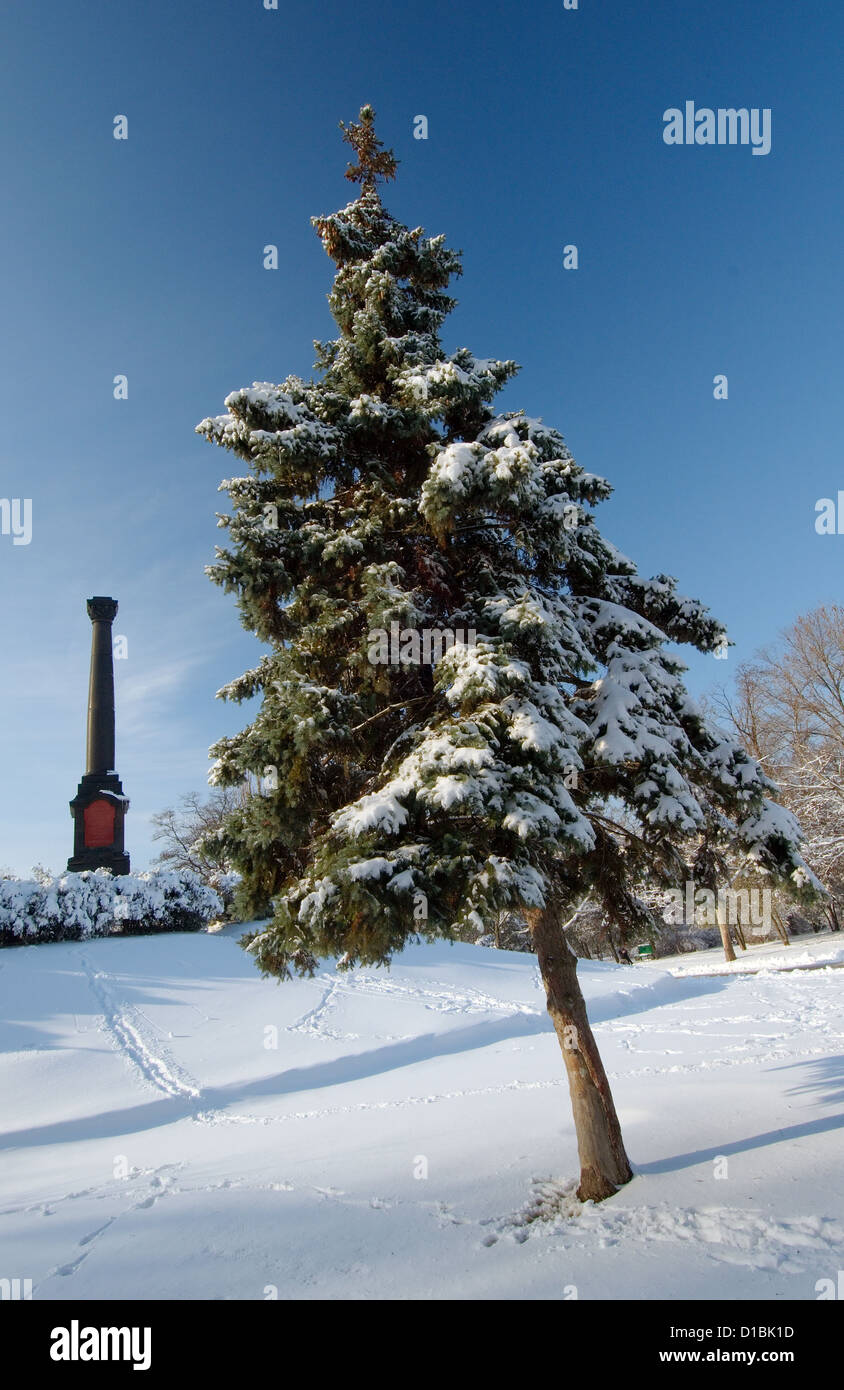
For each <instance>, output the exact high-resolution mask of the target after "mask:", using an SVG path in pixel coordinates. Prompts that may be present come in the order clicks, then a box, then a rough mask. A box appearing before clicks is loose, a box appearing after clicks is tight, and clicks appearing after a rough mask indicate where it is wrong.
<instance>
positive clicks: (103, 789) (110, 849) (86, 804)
mask: <svg viewBox="0 0 844 1390" xmlns="http://www.w3.org/2000/svg"><path fill="white" fill-rule="evenodd" d="M128 808H129V800H128V798H127V797H125V796H124V795H123V787H122V785H121V782H120V778H119V777H118V775H117V773H116V772H111V771H110V772H86V774H85V776H84V777H83V778H82V781H81V782H80V783H79V790H78V791H77V793H76V796H75V797H74V798H73V800H72V801H71V803H70V814H71V815H72V817H73V820H74V837H73V854H72V855H71V857H70V858H69V859H68V861H67V869H68V873H72V874H79V873H82V871H83V870H84V869H110V870H111V872H112V873H113V874H128V873H129V872H130V867H129V856H128V854H127V853H126V851H125V850H124V848H123V822H124V820H125V817H126V812H127V810H128Z"/></svg>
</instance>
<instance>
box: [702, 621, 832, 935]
mask: <svg viewBox="0 0 844 1390" xmlns="http://www.w3.org/2000/svg"><path fill="white" fill-rule="evenodd" d="M716 703H717V705H718V707H719V709H720V711H721V712H722V713H723V714H726V716H727V718H728V720H729V722H730V723H731V724H732V726H733V728H734V729H735V730H736V732H737V733H738V734H739V736H740V738H741V740H742V742H743V743H744V746H745V747H746V748H747V749H748V751H749V752H751V753H753V755H754V756H755V757H756V758H757V759H758V760H759V762H760V763H761V764H762V767H763V769H764V771H765V772H766V773H767V775H768V776H769V777H770V778H771V779H772V780H773V781H774V782H775V783H776V784H777V786H778V787H779V795H780V799H781V801H782V802H783V804H784V805H786V806H787V807H788V808H789V810H791V811H793V812H794V814H795V815H796V816H797V818H798V820H799V821H800V824H801V825H802V827H803V830H804V832H805V834H806V859H807V862H808V863H809V864H810V865H811V867H812V868H813V869H814V871H815V873H816V874H817V875H818V877H819V878H820V879H821V881H822V882H823V883H824V884H825V885H826V886H827V887H828V888H829V890H830V894H831V896H830V899H829V900H828V902H827V903H826V904H825V911H826V913H827V917H828V919H829V923H830V926H831V928H832V930H833V931H838V930H839V929H840V927H839V921H838V905H837V903H836V899H837V900H838V904H840V902H841V901H842V899H844V607H842V606H841V605H840V604H825V605H822V606H821V607H819V608H816V609H813V610H812V612H810V613H806V614H804V615H802V616H801V617H799V618H797V620H796V621H795V622H794V623H793V624H792V625H791V626H790V627H789V628H788V629H786V631H785V632H784V633H783V634H782V637H781V639H780V642H779V643H778V644H777V645H776V646H775V647H774V648H769V649H766V650H763V651H761V652H759V654H758V655H757V656H756V657H755V658H754V659H753V660H752V661H749V662H745V663H744V664H743V665H741V666H740V667H739V669H738V672H737V675H736V685H735V693H734V694H732V695H728V694H727V693H726V692H724V691H721V692H719V695H718V696H717V698H716Z"/></svg>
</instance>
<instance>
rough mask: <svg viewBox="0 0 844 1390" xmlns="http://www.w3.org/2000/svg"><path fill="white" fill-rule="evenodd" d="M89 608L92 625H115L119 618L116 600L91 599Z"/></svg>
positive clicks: (88, 604)
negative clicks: (116, 619)
mask: <svg viewBox="0 0 844 1390" xmlns="http://www.w3.org/2000/svg"><path fill="white" fill-rule="evenodd" d="M87 607H88V617H89V618H90V619H91V622H92V623H113V622H114V619H115V618H116V617H117V599H116V598H102V597H96V598H89V599H88V603H87Z"/></svg>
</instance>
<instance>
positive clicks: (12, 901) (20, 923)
mask: <svg viewBox="0 0 844 1390" xmlns="http://www.w3.org/2000/svg"><path fill="white" fill-rule="evenodd" d="M222 911H223V904H222V902H221V900H220V898H219V896H218V895H217V894H216V893H215V892H214V891H213V889H211V888H208V887H207V886H206V885H205V884H204V883H202V882H201V880H200V879H199V878H197V876H196V875H195V874H192V873H189V872H187V871H185V870H178V871H174V870H152V871H150V872H149V873H142V874H123V875H121V876H119V877H117V878H115V877H114V875H113V874H111V873H110V872H109V871H108V869H95V870H93V871H91V870H86V871H85V872H84V873H81V874H70V873H68V874H62V876H61V877H60V878H51V877H49V876H48V875H44V876H43V877H41V878H38V879H19V878H2V879H0V946H19V945H24V944H33V943H35V942H39V941H79V940H83V939H85V938H87V937H90V936H115V935H127V934H133V933H134V934H138V933H142V932H144V933H145V932H165V931H199V930H200V929H201V928H202V927H204V926H205V925H206V923H207V922H209V921H210V920H211V919H212V918H214V917H218V916H219V915H220V914H221V913H222Z"/></svg>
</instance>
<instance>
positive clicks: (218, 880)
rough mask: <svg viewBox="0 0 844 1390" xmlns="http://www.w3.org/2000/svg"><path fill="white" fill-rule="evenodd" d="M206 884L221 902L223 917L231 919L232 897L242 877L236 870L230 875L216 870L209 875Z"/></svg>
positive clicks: (232, 910) (232, 909)
mask: <svg viewBox="0 0 844 1390" xmlns="http://www.w3.org/2000/svg"><path fill="white" fill-rule="evenodd" d="M208 882H209V883H210V885H211V887H212V888H213V890H214V892H215V893H216V894H217V896H218V897H219V898H220V900H221V901H222V904H223V913H224V915H225V916H226V917H227V918H231V917H232V915H233V912H234V895H235V892H236V891H237V886H238V884H239V883H241V882H242V875H241V874H239V873H237V871H236V870H233V871H232V872H231V873H223V871H222V870H218V871H216V872H215V873H212V874H211V875H210V877H209V879H208Z"/></svg>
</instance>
